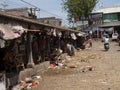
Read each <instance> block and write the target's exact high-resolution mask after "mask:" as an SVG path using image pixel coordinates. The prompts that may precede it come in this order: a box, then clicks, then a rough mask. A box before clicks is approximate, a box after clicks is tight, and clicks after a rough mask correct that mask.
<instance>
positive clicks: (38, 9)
mask: <svg viewBox="0 0 120 90" xmlns="http://www.w3.org/2000/svg"><path fill="white" fill-rule="evenodd" d="M21 1H22V2H24V3H26V4H28V5H30V6H32V7H35V9H36V10H37V11H43V12H46V13H48V14H51V15H54V16H57V17H59V18H62V17H61V16H59V15H57V14H54V13H51V12H48V11H46V10H44V9H41V8H39V7H37V6H35V5H33V4H31V3H29V2H26V1H24V0H21ZM63 21H64V22H66V21H65V20H63ZM66 23H67V22H66Z"/></svg>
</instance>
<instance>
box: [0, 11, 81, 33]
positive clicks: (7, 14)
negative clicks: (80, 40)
mask: <svg viewBox="0 0 120 90" xmlns="http://www.w3.org/2000/svg"><path fill="white" fill-rule="evenodd" d="M0 16H4V17H8V18H13V19H16V20H20V21H24V22H27V23H32V24H38V25H40V26H45V27H49V28H56V29H59V30H67V31H71V32H80V31H77V30H72V29H68V28H62V27H58V26H52V25H49V24H43V23H40V22H38V21H37V20H34V19H28V18H24V17H18V16H15V15H11V14H9V13H6V12H4V11H0Z"/></svg>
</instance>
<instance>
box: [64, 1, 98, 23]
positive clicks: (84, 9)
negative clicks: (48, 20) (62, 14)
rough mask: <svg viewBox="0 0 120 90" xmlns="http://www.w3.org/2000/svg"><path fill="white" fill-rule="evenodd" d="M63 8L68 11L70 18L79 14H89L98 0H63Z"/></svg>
mask: <svg viewBox="0 0 120 90" xmlns="http://www.w3.org/2000/svg"><path fill="white" fill-rule="evenodd" d="M62 1H63V3H62V6H63V9H64V10H65V11H66V12H67V13H68V20H69V22H71V20H72V18H75V17H79V16H87V15H88V14H89V13H91V12H92V10H93V9H94V7H95V5H96V4H97V2H98V0H62Z"/></svg>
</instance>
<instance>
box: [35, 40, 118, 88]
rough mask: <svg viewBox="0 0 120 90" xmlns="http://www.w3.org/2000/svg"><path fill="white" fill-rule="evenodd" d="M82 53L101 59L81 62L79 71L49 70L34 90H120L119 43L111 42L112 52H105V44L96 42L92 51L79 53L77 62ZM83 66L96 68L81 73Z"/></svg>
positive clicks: (76, 58)
mask: <svg viewBox="0 0 120 90" xmlns="http://www.w3.org/2000/svg"><path fill="white" fill-rule="evenodd" d="M81 52H82V53H83V52H85V53H93V54H94V53H99V54H100V55H101V58H99V59H98V58H96V59H94V60H91V61H90V62H80V67H77V69H72V70H66V71H63V72H62V71H61V72H55V71H50V70H49V71H48V72H46V73H44V74H43V75H42V77H43V81H41V82H40V84H39V86H37V87H35V88H34V89H33V90H120V47H119V46H118V45H117V43H115V42H111V43H110V50H109V51H107V52H105V51H104V48H103V43H101V42H100V41H97V42H94V43H93V47H92V49H88V50H85V51H79V52H78V53H77V55H76V57H75V60H76V61H77V60H79V59H80V56H82V55H83V54H81ZM71 61H72V60H71ZM82 65H92V66H95V70H94V71H88V72H80V68H81V67H82Z"/></svg>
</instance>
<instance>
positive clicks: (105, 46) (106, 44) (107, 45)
mask: <svg viewBox="0 0 120 90" xmlns="http://www.w3.org/2000/svg"><path fill="white" fill-rule="evenodd" d="M109 48H110V47H109V43H105V44H104V49H105V50H106V51H108V50H109Z"/></svg>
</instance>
